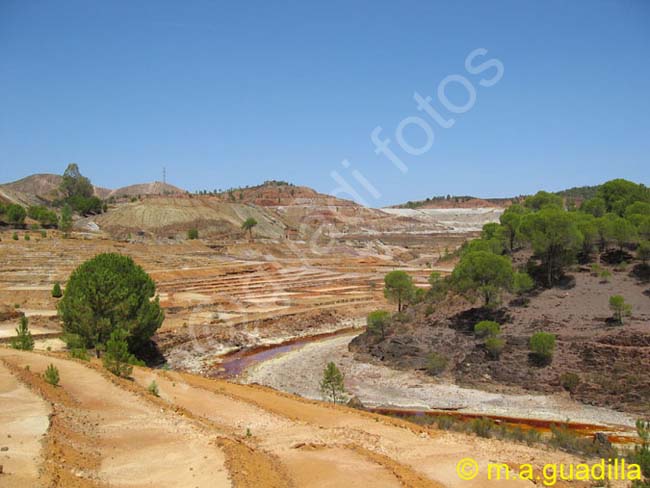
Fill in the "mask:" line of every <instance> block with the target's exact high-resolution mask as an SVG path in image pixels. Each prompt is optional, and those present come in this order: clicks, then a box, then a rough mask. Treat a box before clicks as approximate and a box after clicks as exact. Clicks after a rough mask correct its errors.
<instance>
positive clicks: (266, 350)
mask: <svg viewBox="0 0 650 488" xmlns="http://www.w3.org/2000/svg"><path fill="white" fill-rule="evenodd" d="M352 333H359V329H355V328H353V327H349V328H346V329H340V330H337V331H334V332H326V333H323V334H316V335H312V336H307V337H298V338H296V339H291V340H289V341H286V342H282V343H280V344H269V345H264V346H258V347H251V348H246V349H240V350H239V351H234V352H232V353H230V354H226V355H224V356H223V361H222V362H221V363H220V364H218V365H216V367H215V370H214V371H213V372H212V373H211V374H210V376H212V377H215V378H235V377H237V376H238V375H240V374H241V373H243V372H244V371H245V370H246V369H247V368H249V367H251V366H253V365H254V364H257V363H261V362H263V361H268V360H269V359H273V358H274V357H276V356H279V355H280V354H284V353H286V352H289V351H293V350H295V349H300V348H301V347H303V346H305V345H307V344H309V343H311V342H317V341H321V340H325V339H331V338H332V337H338V336H342V335H346V334H350V335H351V334H352Z"/></svg>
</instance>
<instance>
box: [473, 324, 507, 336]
mask: <svg viewBox="0 0 650 488" xmlns="http://www.w3.org/2000/svg"><path fill="white" fill-rule="evenodd" d="M499 332H501V326H500V325H499V324H497V323H496V322H493V321H492V320H483V321H481V322H479V323H478V324H476V325H475V326H474V333H475V334H476V335H477V336H479V337H494V336H496V335H498V334H499Z"/></svg>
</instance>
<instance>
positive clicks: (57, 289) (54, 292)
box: [52, 282, 63, 298]
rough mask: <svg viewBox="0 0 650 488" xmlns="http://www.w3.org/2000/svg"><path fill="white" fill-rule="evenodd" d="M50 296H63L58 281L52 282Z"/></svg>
mask: <svg viewBox="0 0 650 488" xmlns="http://www.w3.org/2000/svg"><path fill="white" fill-rule="evenodd" d="M52 296H53V297H54V298H61V297H62V296H63V292H62V291H61V285H60V284H59V282H56V283H54V286H53V287H52Z"/></svg>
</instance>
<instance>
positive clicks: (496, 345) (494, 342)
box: [485, 337, 506, 359]
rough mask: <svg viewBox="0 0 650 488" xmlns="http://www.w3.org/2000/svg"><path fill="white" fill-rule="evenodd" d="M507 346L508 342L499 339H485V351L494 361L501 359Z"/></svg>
mask: <svg viewBox="0 0 650 488" xmlns="http://www.w3.org/2000/svg"><path fill="white" fill-rule="evenodd" d="M505 346H506V341H505V340H503V339H501V338H499V337H488V338H487V339H485V349H486V350H487V352H488V354H489V355H490V356H492V357H493V358H494V359H499V357H500V356H501V353H502V352H503V348H504V347H505Z"/></svg>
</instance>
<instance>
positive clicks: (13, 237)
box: [11, 232, 18, 241]
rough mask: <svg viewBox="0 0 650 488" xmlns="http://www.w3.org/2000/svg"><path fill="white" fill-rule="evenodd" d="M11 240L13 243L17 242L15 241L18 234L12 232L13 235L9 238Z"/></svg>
mask: <svg viewBox="0 0 650 488" xmlns="http://www.w3.org/2000/svg"><path fill="white" fill-rule="evenodd" d="M11 238H12V239H13V240H14V241H17V240H18V234H17V233H16V232H14V233H13V235H12V236H11Z"/></svg>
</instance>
